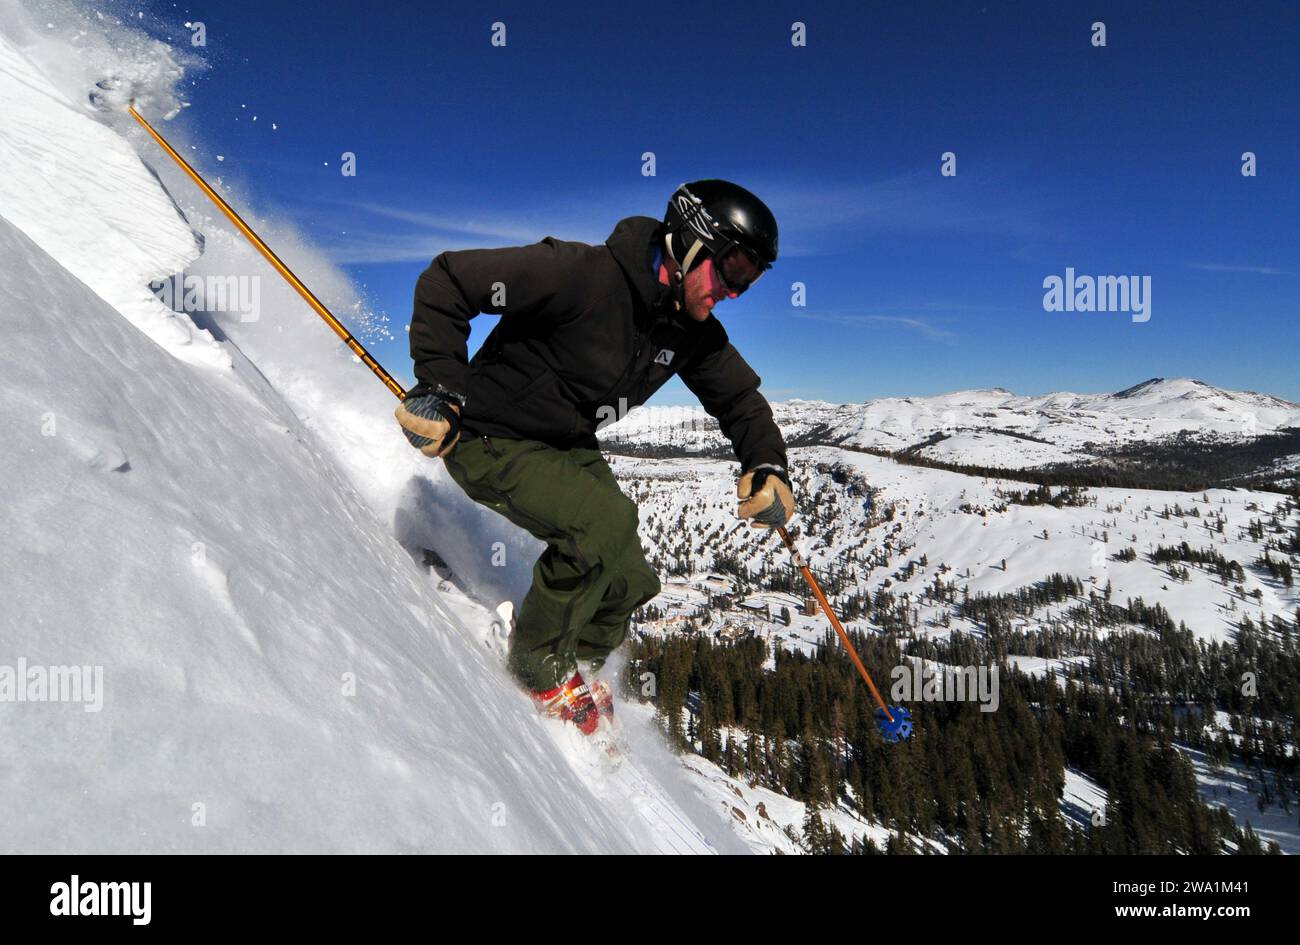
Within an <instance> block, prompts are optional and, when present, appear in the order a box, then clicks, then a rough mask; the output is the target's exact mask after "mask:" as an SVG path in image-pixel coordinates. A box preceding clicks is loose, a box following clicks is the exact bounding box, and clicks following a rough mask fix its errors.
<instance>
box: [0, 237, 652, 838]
mask: <svg viewBox="0 0 1300 945" xmlns="http://www.w3.org/2000/svg"><path fill="white" fill-rule="evenodd" d="M0 260H3V266H2V267H0V330H2V331H3V333H4V337H5V342H6V343H5V345H4V347H3V354H2V355H0V360H2V361H3V367H2V368H0V388H2V389H3V394H2V396H0V429H4V430H5V435H6V439H7V448H6V450H5V451H4V453H3V454H2V455H0V480H2V481H3V482H4V486H5V493H6V500H5V505H4V508H5V513H4V524H3V528H4V533H5V541H4V543H3V545H2V546H0V570H2V571H3V573H4V575H5V580H6V588H7V591H6V601H5V607H4V609H3V618H0V654H2V657H0V663H3V664H5V665H8V666H15V665H17V661H18V660H20V659H25V660H26V662H27V665H28V666H41V667H53V666H90V667H96V666H98V667H102V672H103V691H102V708H101V710H100V711H97V712H88V711H85V706H84V705H81V704H56V703H48V702H47V703H38V702H27V703H9V704H0V783H2V784H3V793H4V796H5V806H6V809H7V810H8V812H9V813H8V815H7V816H6V817H4V818H3V819H0V848H2V849H5V850H10V851H13V850H23V851H92V850H99V851H103V850H114V851H124V850H151V851H160V850H169V851H193V850H208V851H234V850H243V851H251V850H264V851H271V850H294V851H306V850H390V851H396V850H500V851H562V850H585V851H628V850H634V849H637V848H638V847H641V848H644V847H646V845H647V838H646V837H645V836H639V835H638V833H637V826H636V824H635V821H634V819H633V818H628V817H627V816H626V812H620V811H618V810H611V809H606V808H604V807H602V806H601V805H599V804H596V803H594V802H593V801H592V799H591V797H590V795H589V794H588V793H587V791H586V788H585V787H584V786H583V785H582V784H581V783H579V782H578V780H577V778H576V777H575V775H574V774H573V772H572V771H571V769H570V768H569V767H568V765H567V764H566V763H565V761H564V760H563V759H562V758H560V757H558V756H557V753H556V751H555V749H554V746H553V744H552V742H551V740H550V738H549V736H548V734H547V731H546V729H545V726H544V725H543V723H542V722H541V721H540V720H539V719H538V718H537V716H536V715H535V714H534V713H533V711H532V710H531V708H530V707H529V706H528V705H527V700H526V698H525V697H524V696H523V695H521V694H518V693H516V692H515V691H514V690H513V689H512V688H511V687H510V686H509V684H508V683H507V682H506V681H505V680H504V679H503V678H502V676H501V674H500V673H499V671H498V669H497V668H496V667H495V666H494V665H492V664H491V663H490V662H489V661H488V660H487V659H486V658H485V657H484V656H481V655H480V652H479V650H478V649H477V647H476V645H475V643H474V642H473V640H472V637H471V635H470V634H468V633H467V632H465V631H464V630H463V629H461V628H460V627H458V626H456V625H455V624H454V623H453V622H452V621H451V620H450V619H449V616H448V613H447V611H446V610H445V609H444V607H443V606H442V604H441V603H440V600H439V595H438V594H437V593H436V592H434V591H433V589H432V587H431V586H430V585H429V583H428V581H427V579H426V578H425V576H424V575H423V574H422V573H421V571H420V570H419V569H418V568H417V567H416V566H415V565H414V564H413V563H412V562H411V560H410V558H409V557H408V556H407V555H405V554H404V553H403V552H402V550H401V549H400V547H398V546H397V544H396V543H395V542H393V541H392V540H391V538H390V537H389V536H388V535H387V534H385V532H384V529H383V528H382V527H381V526H380V525H379V523H378V522H376V521H375V520H374V518H373V517H372V515H371V514H370V512H369V511H368V510H367V509H366V508H365V507H364V506H363V505H362V504H361V503H360V502H359V501H358V498H357V496H356V494H355V493H354V491H353V490H352V489H351V488H349V487H348V485H347V484H346V483H345V482H344V481H343V480H342V479H341V478H340V477H339V475H338V474H337V472H336V471H335V470H334V468H333V467H332V465H331V464H330V463H329V462H328V460H326V459H325V458H324V457H323V456H321V455H320V454H319V453H318V452H317V451H316V450H315V449H313V447H312V443H311V438H310V436H309V435H308V434H306V433H305V431H303V430H302V429H301V427H300V426H299V425H298V424H297V423H296V422H295V421H294V420H293V418H292V417H291V416H290V415H289V414H288V412H287V411H283V410H281V411H278V412H277V411H273V410H271V409H264V408H253V407H250V404H249V402H248V400H247V398H245V397H244V396H242V395H240V394H239V393H237V392H235V391H234V390H232V389H231V385H230V384H229V383H228V382H227V381H226V380H224V379H222V378H220V377H216V376H212V375H209V374H207V373H205V372H199V373H196V372H195V371H194V370H193V369H191V368H187V367H185V366H183V365H182V364H180V363H178V362H177V361H176V360H174V359H173V358H170V357H169V356H168V355H166V354H165V353H163V352H162V351H161V350H159V349H158V348H157V347H156V346H155V345H154V344H153V343H152V342H151V341H149V340H148V339H146V338H145V337H143V336H142V335H140V334H139V333H138V332H137V331H135V329H133V328H132V327H131V326H130V325H129V324H128V323H127V322H125V321H124V320H123V319H122V318H121V317H120V315H119V314H118V313H116V312H115V311H114V310H112V309H111V308H109V307H108V306H107V305H106V304H105V303H104V302H103V301H102V300H101V299H98V298H96V296H95V295H94V294H93V293H91V292H90V291H89V289H87V287H85V286H84V285H82V284H81V283H79V282H77V281H76V280H75V279H73V278H72V277H71V275H69V274H67V273H66V272H63V271H61V270H60V269H59V268H58V267H57V266H56V265H54V264H53V263H52V261H51V260H50V259H49V257H48V256H46V255H45V254H44V253H43V252H42V251H41V250H40V249H39V248H38V247H37V246H35V245H34V244H33V243H32V242H31V241H30V240H28V239H27V238H26V237H24V236H23V235H22V234H20V233H19V232H18V231H17V230H15V229H14V228H13V227H12V226H11V225H9V224H8V223H7V222H0ZM348 674H352V677H353V678H355V694H350V693H349V691H348V688H347V685H346V684H347V681H348V679H349V676H348ZM196 805H203V806H202V807H196ZM200 815H202V818H203V819H205V821H206V823H205V825H204V826H197V825H195V820H194V818H196V817H199V816H200Z"/></svg>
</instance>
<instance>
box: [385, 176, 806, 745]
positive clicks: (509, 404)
mask: <svg viewBox="0 0 1300 945" xmlns="http://www.w3.org/2000/svg"><path fill="white" fill-rule="evenodd" d="M776 256H777V225H776V218H775V217H774V216H773V215H772V212H771V211H770V210H769V209H768V208H767V206H766V205H765V204H764V203H763V202H762V201H761V200H759V199H758V198H757V197H755V196H754V195H753V194H752V193H750V192H749V191H748V190H745V189H744V188H743V187H740V186H738V185H736V184H733V183H730V182H728V181H722V180H701V181H696V182H694V183H690V184H683V185H682V186H681V187H679V188H678V189H677V190H676V191H675V192H674V193H673V195H672V198H671V200H670V201H669V204H668V211H667V214H666V216H665V218H664V219H663V220H662V221H660V220H655V219H653V218H650V217H642V216H634V217H628V218H627V219H624V220H622V221H620V222H619V223H618V225H617V226H615V228H614V231H613V233H611V234H610V236H609V239H607V240H606V241H605V244H604V245H602V246H589V245H587V244H585V243H576V242H566V241H562V240H557V239H554V238H552V237H547V238H546V239H544V240H542V241H541V242H539V243H534V244H532V245H530V246H520V247H511V248H506V249H474V250H464V251H459V252H445V253H442V254H441V255H440V256H438V257H437V258H436V259H434V260H433V263H432V265H430V266H429V268H428V269H427V270H425V272H424V273H423V274H422V275H421V276H420V279H419V281H418V283H417V284H416V288H415V310H414V315H413V317H412V320H411V357H412V358H413V360H414V361H415V376H416V379H417V380H418V382H419V383H418V384H417V385H416V386H415V387H414V388H412V390H411V391H410V392H409V394H408V395H407V397H406V399H405V400H404V401H403V403H402V405H401V406H399V407H398V408H397V420H398V422H399V423H400V424H401V425H402V428H403V430H404V432H405V433H406V436H407V439H408V440H410V442H411V444H412V445H413V446H415V447H416V448H417V449H419V450H420V451H421V452H423V453H424V454H425V455H427V456H432V457H441V458H442V459H443V462H444V463H445V464H446V467H447V471H448V473H450V475H451V477H452V479H454V480H455V481H456V483H457V484H458V485H459V486H460V487H461V488H462V489H463V490H464V491H465V493H466V494H467V495H469V497H470V498H472V499H474V500H475V501H476V502H479V503H481V504H483V505H485V506H487V507H488V508H490V509H493V510H494V511H496V512H499V513H500V514H501V515H504V516H505V517H506V518H507V519H509V520H510V521H511V522H513V523H514V524H516V525H518V526H519V527H521V528H524V529H526V530H527V531H529V532H530V533H531V534H533V535H534V536H535V537H537V538H539V539H540V540H542V541H544V542H546V545H547V547H546V550H545V552H543V554H542V556H541V557H540V558H539V559H538V560H537V563H536V565H535V566H534V568H533V582H532V586H531V588H530V589H529V591H528V594H527V596H526V597H525V598H524V601H523V604H522V606H521V608H520V610H519V615H518V621H517V623H516V625H515V629H514V633H513V635H512V639H511V645H510V657H509V665H510V669H511V671H512V672H513V673H514V674H515V675H516V676H517V677H518V678H519V680H520V681H521V682H522V683H523V684H524V685H525V686H526V687H527V688H528V689H529V691H530V692H531V693H532V695H533V698H534V699H535V700H536V701H537V703H538V704H539V706H540V707H541V708H542V709H543V710H544V711H546V712H547V713H549V714H552V715H555V716H557V717H559V718H562V719H565V720H566V721H570V722H573V723H574V724H575V725H577V726H578V728H579V729H580V730H581V731H582V732H583V733H584V734H588V735H590V734H591V733H592V732H594V731H595V730H596V728H597V726H598V724H599V721H600V718H601V716H602V713H606V714H608V713H610V712H611V711H612V705H613V704H612V700H611V698H610V694H609V690H608V687H605V686H600V685H599V684H598V685H597V687H596V691H595V692H593V691H592V689H591V688H590V687H588V685H587V684H586V682H585V681H584V680H583V677H582V674H581V672H580V671H579V668H578V663H579V661H584V662H589V663H590V664H591V666H592V667H593V669H595V668H599V666H600V664H601V663H602V662H603V661H604V659H605V658H606V657H607V656H608V655H609V653H610V652H611V651H612V650H614V648H615V647H617V646H618V645H619V644H620V643H622V642H623V639H624V637H625V636H626V635H627V629H628V621H629V618H630V617H631V614H632V612H633V611H634V610H635V609H636V608H637V607H639V606H640V605H641V604H643V603H645V602H646V601H648V600H650V599H651V598H653V597H654V596H655V595H656V594H658V593H659V579H658V577H657V576H656V575H655V573H654V571H653V570H652V569H651V568H650V566H649V564H648V563H647V562H646V560H645V555H644V553H643V551H642V549H641V541H640V538H639V536H638V534H637V524H638V515H637V508H636V505H635V504H634V503H633V502H632V500H631V499H629V498H628V497H627V496H626V495H624V494H623V492H622V491H621V490H620V489H619V487H618V483H617V481H616V480H615V478H614V475H613V473H612V472H611V470H610V468H609V466H608V465H607V464H606V462H605V460H604V458H603V457H602V456H601V454H600V450H599V448H598V444H597V440H596V431H597V430H598V429H599V427H600V426H601V425H602V420H605V421H608V420H609V419H611V418H616V417H621V416H622V415H623V413H624V412H625V411H626V410H627V409H629V408H630V407H635V406H639V405H641V404H643V403H645V401H646V400H648V399H649V397H650V396H651V395H652V394H653V393H654V392H655V391H656V390H658V389H659V388H660V387H662V386H663V384H664V383H666V382H667V381H668V379H669V378H670V377H671V376H672V375H674V374H676V375H678V376H679V377H681V378H682V380H683V381H684V382H685V384H686V386H687V387H688V388H689V389H690V390H691V391H692V392H693V393H694V394H695V395H696V396H697V397H698V398H699V399H700V403H701V405H702V406H703V407H704V409H705V410H706V411H708V413H709V414H711V415H712V416H713V417H715V418H717V420H718V422H719V425H720V426H721V428H722V432H723V433H724V435H726V436H727V438H728V439H729V440H730V441H731V444H732V447H733V448H734V450H735V453H736V457H737V458H738V459H739V460H740V463H741V468H742V470H743V473H742V475H741V478H740V482H739V485H738V489H737V494H738V496H739V498H740V500H741V501H740V505H739V509H738V514H739V516H740V517H742V518H746V519H749V520H750V521H751V523H752V524H753V525H754V526H755V527H757V528H771V527H773V526H776V525H784V524H785V523H786V522H787V521H788V520H789V518H790V516H791V514H792V513H793V510H794V499H793V496H792V493H791V489H790V479H789V476H788V474H787V472H786V449H785V442H784V440H783V438H782V436H781V432H780V430H779V429H778V428H777V425H776V423H775V421H774V420H773V419H772V410H771V407H770V406H769V405H768V403H767V401H766V399H764V397H763V395H762V394H760V393H759V391H758V387H759V377H758V375H757V374H755V373H754V371H753V370H752V369H751V368H750V366H749V365H748V364H746V363H745V360H744V359H743V358H742V357H741V356H740V353H739V352H738V351H737V350H736V349H735V347H734V346H732V344H731V343H730V342H729V341H728V339H727V333H726V332H725V331H724V330H723V327H722V325H721V324H720V323H719V322H718V320H717V319H716V318H715V317H713V315H712V309H713V307H714V305H716V304H717V303H718V302H720V301H722V300H724V299H728V298H736V297H737V296H738V295H740V294H741V293H743V292H744V291H745V290H746V289H747V288H748V287H749V286H750V285H751V284H753V282H754V281H755V280H756V279H758V278H759V276H761V275H762V273H763V272H764V271H765V270H766V269H768V268H770V267H771V265H772V264H773V263H774V262H775V261H776ZM482 312H489V313H498V314H500V315H501V319H500V321H499V322H498V324H497V325H496V327H495V328H493V330H492V332H491V334H489V335H488V337H487V339H486V341H484V343H483V346H482V348H481V349H480V350H479V351H478V352H477V353H476V354H475V355H474V358H473V360H472V361H467V356H466V355H467V351H466V339H467V338H468V337H469V332H470V319H472V318H473V317H474V316H475V315H477V314H479V313H482Z"/></svg>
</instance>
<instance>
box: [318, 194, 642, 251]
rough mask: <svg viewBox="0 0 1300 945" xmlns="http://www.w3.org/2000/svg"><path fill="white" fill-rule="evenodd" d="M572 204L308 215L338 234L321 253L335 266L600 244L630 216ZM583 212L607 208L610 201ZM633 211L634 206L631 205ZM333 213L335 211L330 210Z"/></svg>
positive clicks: (364, 209)
mask: <svg viewBox="0 0 1300 945" xmlns="http://www.w3.org/2000/svg"><path fill="white" fill-rule="evenodd" d="M574 206H575V204H574V203H568V204H566V205H563V206H556V207H548V206H540V205H539V206H537V207H535V208H531V209H524V210H522V211H520V210H519V209H518V208H512V210H511V211H509V212H507V211H502V212H501V213H499V214H498V213H491V212H487V213H485V212H484V211H483V210H482V209H481V208H480V209H475V210H473V211H459V210H454V209H451V210H443V211H440V212H432V211H425V210H418V209H411V208H409V207H401V206H393V205H389V204H383V203H375V202H360V201H348V202H336V203H332V204H331V203H325V204H318V205H316V206H315V207H314V210H313V212H314V214H315V215H316V216H318V217H320V218H322V219H324V220H328V221H329V223H330V226H328V227H321V229H322V230H324V229H334V230H335V231H336V232H337V233H338V234H339V235H338V236H336V237H334V238H333V239H330V240H328V241H327V244H326V249H327V252H328V253H329V255H330V258H332V259H333V260H334V261H335V262H338V263H345V264H346V263H389V262H413V261H418V260H428V259H432V258H433V257H434V256H436V255H437V254H438V253H440V252H442V251H444V250H449V249H469V248H478V247H487V248H491V247H496V246H519V245H524V244H527V243H535V242H537V241H538V240H540V239H542V238H543V237H546V236H555V237H558V238H560V239H569V240H582V241H584V242H588V243H601V242H603V241H604V240H605V238H606V237H607V236H608V235H609V231H610V230H611V229H612V228H613V225H614V224H615V223H616V222H617V221H618V220H619V219H620V217H622V216H625V215H627V214H628V213H633V212H635V209H631V210H628V211H626V212H624V213H619V212H616V211H614V212H609V213H601V212H599V210H585V211H584V212H582V214H581V215H579V214H578V213H575V212H574ZM583 206H585V207H600V206H613V203H612V201H610V202H607V203H604V204H601V203H596V202H591V203H587V204H584V205H583ZM631 206H632V207H633V208H635V204H632V205H631ZM336 208H337V209H336Z"/></svg>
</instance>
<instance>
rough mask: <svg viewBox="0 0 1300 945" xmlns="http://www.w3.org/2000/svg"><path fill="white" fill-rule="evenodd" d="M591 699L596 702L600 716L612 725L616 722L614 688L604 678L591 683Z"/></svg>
mask: <svg viewBox="0 0 1300 945" xmlns="http://www.w3.org/2000/svg"><path fill="white" fill-rule="evenodd" d="M591 701H592V702H594V703H596V711H597V712H599V713H600V717H601V718H602V719H604V720H605V721H607V722H609V723H610V724H611V725H613V724H614V690H613V689H611V688H610V687H609V683H607V682H605V680H603V679H597V680H596V681H595V682H594V683H592V684H591Z"/></svg>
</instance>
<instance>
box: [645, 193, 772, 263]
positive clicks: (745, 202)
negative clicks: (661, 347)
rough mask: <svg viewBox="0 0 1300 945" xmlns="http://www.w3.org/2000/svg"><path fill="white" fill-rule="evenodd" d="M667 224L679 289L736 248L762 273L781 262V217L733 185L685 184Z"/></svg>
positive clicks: (674, 199) (675, 197) (670, 204)
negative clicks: (704, 266) (707, 261)
mask: <svg viewBox="0 0 1300 945" xmlns="http://www.w3.org/2000/svg"><path fill="white" fill-rule="evenodd" d="M664 226H665V233H664V245H665V248H666V249H667V251H668V254H669V255H670V256H671V257H672V258H673V260H674V261H675V262H676V263H677V265H678V269H677V275H676V277H675V278H674V282H675V283H676V287H678V288H680V286H681V282H682V280H683V279H684V278H685V276H686V273H688V272H690V271H691V270H692V269H694V268H695V267H696V266H698V265H699V264H700V263H701V262H703V261H704V260H705V259H706V258H708V257H710V256H712V257H714V258H720V257H721V256H722V254H723V253H725V252H726V251H727V250H729V249H730V248H731V247H732V246H739V247H740V248H741V249H743V250H745V252H746V253H748V254H749V256H750V258H751V259H753V261H754V262H755V263H756V264H757V265H758V267H759V269H768V268H770V267H771V265H772V263H774V262H776V253H777V228H776V217H775V216H773V214H772V211H771V210H769V209H768V207H767V204H765V203H763V201H761V200H759V199H758V198H757V197H755V196H754V195H753V194H751V193H750V192H749V191H748V190H746V189H745V188H744V187H741V186H740V185H739V184H733V183H731V181H726V180H697V181H694V182H692V183H689V184H682V185H681V186H680V187H678V188H677V189H676V190H675V191H674V192H673V195H672V197H671V198H670V199H669V201H668V212H667V213H666V214H665V215H664Z"/></svg>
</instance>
